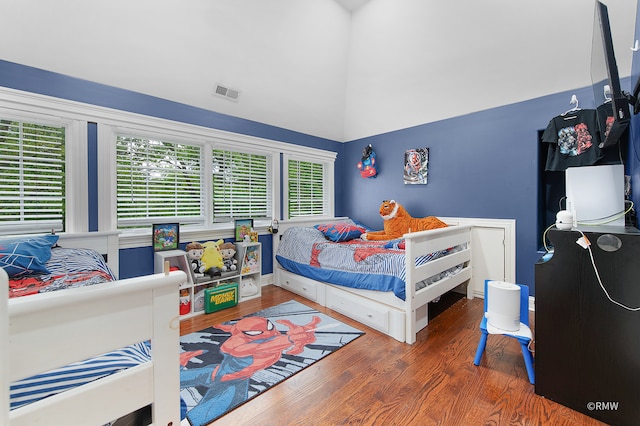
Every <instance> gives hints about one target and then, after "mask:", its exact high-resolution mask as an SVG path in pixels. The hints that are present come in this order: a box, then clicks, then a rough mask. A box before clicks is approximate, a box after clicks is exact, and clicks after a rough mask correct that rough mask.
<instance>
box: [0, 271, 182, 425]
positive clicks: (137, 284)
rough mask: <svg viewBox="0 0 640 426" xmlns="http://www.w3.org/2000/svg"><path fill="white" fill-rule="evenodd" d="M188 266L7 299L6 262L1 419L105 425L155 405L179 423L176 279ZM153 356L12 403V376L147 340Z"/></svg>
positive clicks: (165, 421) (157, 412)
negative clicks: (32, 400)
mask: <svg viewBox="0 0 640 426" xmlns="http://www.w3.org/2000/svg"><path fill="white" fill-rule="evenodd" d="M185 279H186V276H185V274H184V272H179V271H178V272H172V273H170V274H156V275H150V276H144V277H138V278H132V279H127V280H121V281H114V282H111V283H106V284H100V285H96V286H88V287H81V288H74V289H68V290H63V291H57V292H51V293H41V294H35V295H31V296H25V297H20V298H13V299H8V278H7V275H6V273H5V272H4V270H2V269H0V288H2V289H3V290H2V292H3V294H2V296H1V297H2V301H1V303H0V315H2V324H1V325H0V339H1V342H0V343H1V345H2V348H1V352H0V362H1V364H0V368H2V372H3V374H2V387H1V389H0V396H1V399H2V409H0V423H2V424H5V425H10V426H15V425H25V426H26V425H30V426H31V425H40V424H42V425H45V424H46V425H50V424H104V423H107V422H109V421H112V420H115V419H117V418H119V417H121V416H123V415H126V414H129V413H130V412H133V411H135V410H137V409H139V408H141V407H144V406H146V405H149V404H152V413H153V421H154V424H156V425H169V424H173V425H179V424H180V399H179V392H178V390H179V387H180V383H179V382H180V378H179V369H178V365H179V334H180V331H179V320H178V300H177V299H178V291H177V289H178V286H179V285H180V283H181V282H183V281H184V280H185ZM146 340H150V341H151V346H152V350H151V351H152V360H151V361H150V362H147V363H144V364H141V365H139V366H137V367H133V368H129V369H126V370H123V371H121V372H118V373H115V374H112V375H110V376H107V377H105V378H102V379H99V380H96V381H93V382H90V383H88V384H86V385H83V386H80V387H78V388H75V389H73V390H69V391H65V392H62V393H59V394H57V395H54V396H51V397H48V398H45V399H42V400H40V401H38V402H35V403H32V404H28V405H25V406H21V407H18V408H16V409H14V410H10V409H9V386H10V383H12V382H14V381H16V380H19V379H23V378H25V377H29V376H32V375H34V374H38V373H42V372H46V371H49V370H51V369H54V368H58V367H61V366H64V365H67V364H69V363H72V362H76V361H82V360H85V359H87V358H91V357H93V356H96V355H100V354H103V353H105V352H109V351H111V350H115V349H119V348H122V347H125V346H127V345H130V344H134V343H136V342H141V341H146Z"/></svg>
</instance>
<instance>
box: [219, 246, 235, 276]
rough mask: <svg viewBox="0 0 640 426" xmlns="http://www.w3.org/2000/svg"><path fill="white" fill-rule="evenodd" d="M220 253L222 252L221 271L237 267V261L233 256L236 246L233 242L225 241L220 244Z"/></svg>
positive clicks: (232, 269) (233, 269)
mask: <svg viewBox="0 0 640 426" xmlns="http://www.w3.org/2000/svg"><path fill="white" fill-rule="evenodd" d="M220 254H222V262H223V265H222V272H229V271H235V270H236V269H238V266H237V263H238V261H237V260H236V258H235V255H236V246H235V244H233V243H230V242H226V243H223V244H222V245H221V246H220Z"/></svg>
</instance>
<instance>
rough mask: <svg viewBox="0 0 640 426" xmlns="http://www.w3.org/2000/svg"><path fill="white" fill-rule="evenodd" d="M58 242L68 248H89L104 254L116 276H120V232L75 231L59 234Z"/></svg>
mask: <svg viewBox="0 0 640 426" xmlns="http://www.w3.org/2000/svg"><path fill="white" fill-rule="evenodd" d="M58 235H59V236H60V238H59V239H58V244H59V245H60V246H61V247H68V248H87V249H92V250H95V251H97V252H98V253H100V254H102V255H103V256H104V257H105V259H106V261H107V264H108V265H109V267H110V268H111V271H113V273H114V274H115V276H116V278H118V276H119V256H120V253H119V250H120V244H119V235H120V232H118V231H112V232H74V233H65V232H62V233H60V234H58Z"/></svg>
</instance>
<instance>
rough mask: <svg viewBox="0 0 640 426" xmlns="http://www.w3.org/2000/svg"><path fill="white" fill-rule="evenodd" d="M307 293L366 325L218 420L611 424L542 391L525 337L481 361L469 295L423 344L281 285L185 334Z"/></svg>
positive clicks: (202, 319) (497, 342) (204, 319)
mask: <svg viewBox="0 0 640 426" xmlns="http://www.w3.org/2000/svg"><path fill="white" fill-rule="evenodd" d="M291 299H294V300H298V301H299V302H302V303H304V304H306V305H307V306H310V307H312V308H315V309H317V310H318V311H320V312H324V313H325V314H328V315H330V316H332V317H333V318H336V319H339V320H341V321H343V322H345V323H347V324H350V325H352V326H354V327H356V328H358V329H360V330H362V331H365V332H366V334H365V335H364V336H362V337H360V338H358V339H356V340H355V341H353V342H351V343H349V344H348V345H347V346H345V347H344V348H342V349H340V350H338V351H337V352H335V353H333V354H331V355H329V356H328V357H326V358H324V359H322V360H320V361H319V362H317V363H315V364H313V365H312V366H310V367H308V368H306V369H304V370H302V371H301V372H300V373H298V374H296V375H294V376H293V377H290V378H289V379H287V380H285V381H284V382H282V383H280V384H278V385H276V386H274V387H273V388H271V389H269V390H268V391H266V392H264V393H263V394H262V395H259V396H257V397H256V398H254V399H252V400H250V401H249V402H247V403H246V404H244V405H242V406H240V407H239V408H237V409H236V410H234V411H232V412H230V413H228V414H227V415H225V416H223V417H221V418H220V419H219V420H218V421H216V422H214V423H212V424H213V425H233V426H238V425H254V426H263V425H278V426H279V425H288V426H290V425H347V424H348V425H385V426H386V425H465V426H466V425H602V423H600V422H598V421H597V420H594V419H592V418H590V417H587V416H585V415H583V414H581V413H578V412H576V411H573V410H571V409H569V408H566V407H564V406H562V405H560V404H556V403H554V402H552V401H549V400H546V399H544V398H542V397H540V396H538V395H536V394H535V393H534V386H533V385H531V384H530V383H529V381H528V379H527V373H526V369H525V366H524V361H523V358H522V353H521V352H520V346H519V344H518V342H517V341H516V340H515V339H512V338H508V337H503V336H490V337H489V340H488V342H487V349H486V352H485V354H484V357H483V360H482V363H481V365H480V366H477V367H476V366H475V365H473V358H474V355H475V351H476V347H477V344H478V339H479V337H480V332H479V330H478V324H479V322H480V318H482V314H483V301H482V299H473V300H468V299H462V300H460V301H458V302H456V303H455V304H453V305H452V306H451V307H450V308H448V309H447V310H446V311H444V312H443V313H441V314H440V315H438V316H437V317H436V318H435V319H433V320H432V321H431V322H429V325H428V326H427V327H426V328H425V329H424V330H422V331H421V332H420V333H419V334H418V340H417V342H416V343H415V344H414V345H407V344H405V343H400V342H397V341H396V340H394V339H392V338H390V337H387V336H385V335H383V334H381V333H378V332H376V331H375V330H373V329H370V328H368V327H365V326H363V325H362V324H360V323H357V322H355V321H353V320H351V319H349V318H347V317H345V316H343V315H340V314H338V313H337V312H334V311H331V310H330V309H327V308H324V307H322V306H319V305H317V304H315V303H313V302H311V301H309V300H307V299H304V298H302V297H299V296H297V295H295V294H293V293H291V292H288V291H286V290H283V289H281V288H279V287H276V286H273V285H270V286H266V287H264V288H263V295H262V298H261V299H254V300H249V301H246V302H243V303H240V304H239V305H238V306H236V307H233V308H229V309H226V310H224V311H221V312H216V313H213V314H209V315H200V316H198V317H194V318H191V319H188V320H186V321H183V322H182V323H181V330H180V332H181V334H187V333H191V332H194V331H198V330H200V329H203V328H205V327H208V326H211V325H215V324H218V323H220V322H223V321H227V320H231V319H235V318H239V317H241V316H243V315H245V314H250V313H253V312H255V311H258V310H260V309H262V308H266V307H269V306H273V305H277V304H279V303H282V302H285V301H288V300H291Z"/></svg>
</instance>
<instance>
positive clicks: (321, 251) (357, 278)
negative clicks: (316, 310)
mask: <svg viewBox="0 0 640 426" xmlns="http://www.w3.org/2000/svg"><path fill="white" fill-rule="evenodd" d="M325 234H326V233H323V232H322V231H321V230H319V229H316V228H315V227H299V228H290V229H288V230H287V231H285V233H284V234H283V236H282V240H281V241H280V245H279V246H278V251H277V253H276V259H277V261H278V262H279V263H280V265H281V266H282V267H283V268H285V269H286V270H288V271H291V272H293V273H296V274H298V275H302V276H305V277H308V278H311V279H314V280H317V281H322V282H326V283H331V284H338V285H342V286H347V287H353V288H360V289H368V290H378V291H393V293H394V294H395V295H396V296H397V297H399V298H400V299H402V300H404V299H405V282H404V280H405V274H406V271H405V261H406V260H405V252H404V245H403V241H402V240H394V241H364V240H361V239H359V238H355V239H350V240H348V241H343V242H333V241H330V240H328V239H327V238H326V237H325ZM459 249H460V247H454V248H451V249H448V250H442V251H438V252H435V253H430V254H428V255H425V256H420V257H419V258H418V259H417V261H416V263H417V264H418V265H421V264H424V263H426V262H428V261H430V260H432V259H435V258H439V257H442V256H445V255H447V254H448V253H451V252H453V251H457V250H459ZM461 268H462V266H459V267H456V268H452V269H451V270H448V271H445V272H442V273H441V274H439V275H438V276H434V277H430V278H429V279H427V280H424V281H422V282H421V283H418V288H422V287H424V286H426V285H429V284H430V283H432V282H435V281H438V280H439V279H441V278H442V276H443V274H453V273H456V271H457V270H460V269H461Z"/></svg>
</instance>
